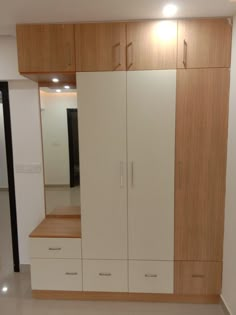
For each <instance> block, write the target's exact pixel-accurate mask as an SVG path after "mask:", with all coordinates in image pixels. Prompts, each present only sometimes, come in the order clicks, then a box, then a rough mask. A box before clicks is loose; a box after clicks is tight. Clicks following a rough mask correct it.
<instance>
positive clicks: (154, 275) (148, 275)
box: [145, 273, 157, 278]
mask: <svg viewBox="0 0 236 315" xmlns="http://www.w3.org/2000/svg"><path fill="white" fill-rule="evenodd" d="M145 278H157V275H156V274H151V273H146V274H145Z"/></svg>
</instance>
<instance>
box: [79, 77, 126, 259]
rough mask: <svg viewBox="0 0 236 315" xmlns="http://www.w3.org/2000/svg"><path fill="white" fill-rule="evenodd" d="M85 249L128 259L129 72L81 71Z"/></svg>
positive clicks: (87, 254)
mask: <svg viewBox="0 0 236 315" xmlns="http://www.w3.org/2000/svg"><path fill="white" fill-rule="evenodd" d="M77 86H78V108H79V138H80V141H79V142H80V170H81V171H80V175H81V211H82V215H81V217H82V255H83V258H87V259H127V183H126V178H127V176H126V72H122V71H121V72H94V73H93V72H92V73H91V72H90V73H78V74H77Z"/></svg>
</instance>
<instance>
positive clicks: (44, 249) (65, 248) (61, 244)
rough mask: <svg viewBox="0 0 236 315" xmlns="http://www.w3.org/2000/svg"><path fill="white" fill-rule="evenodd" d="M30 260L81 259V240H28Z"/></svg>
mask: <svg viewBox="0 0 236 315" xmlns="http://www.w3.org/2000/svg"><path fill="white" fill-rule="evenodd" d="M30 257H31V258H81V239H78V238H30Z"/></svg>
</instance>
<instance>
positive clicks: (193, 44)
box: [178, 18, 232, 68]
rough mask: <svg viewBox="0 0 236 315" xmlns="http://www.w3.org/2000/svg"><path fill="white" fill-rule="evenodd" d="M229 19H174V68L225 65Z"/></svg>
mask: <svg viewBox="0 0 236 315" xmlns="http://www.w3.org/2000/svg"><path fill="white" fill-rule="evenodd" d="M231 38H232V26H231V23H230V21H229V19H227V18H224V19H197V20H196V19H190V20H182V21H179V22H178V68H219V67H222V68H224V67H225V68H226V67H230V63H231V40H232V39H231Z"/></svg>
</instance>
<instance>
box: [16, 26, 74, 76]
mask: <svg viewBox="0 0 236 315" xmlns="http://www.w3.org/2000/svg"><path fill="white" fill-rule="evenodd" d="M16 32H17V47H18V62H19V71H20V73H31V72H39V73H40V72H70V71H75V44H74V25H73V24H24V25H23V24H21V25H17V26H16Z"/></svg>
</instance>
